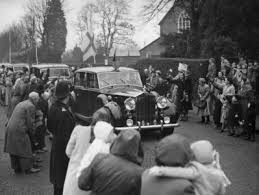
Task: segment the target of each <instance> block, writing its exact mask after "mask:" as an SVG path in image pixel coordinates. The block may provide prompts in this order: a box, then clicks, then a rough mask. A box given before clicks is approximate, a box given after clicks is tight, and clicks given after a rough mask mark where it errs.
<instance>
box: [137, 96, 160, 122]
mask: <svg viewBox="0 0 259 195" xmlns="http://www.w3.org/2000/svg"><path fill="white" fill-rule="evenodd" d="M155 104H156V100H155V97H154V96H153V95H151V94H147V93H146V94H142V95H141V96H139V97H137V102H136V119H137V121H145V122H150V123H151V122H153V120H154V118H155Z"/></svg>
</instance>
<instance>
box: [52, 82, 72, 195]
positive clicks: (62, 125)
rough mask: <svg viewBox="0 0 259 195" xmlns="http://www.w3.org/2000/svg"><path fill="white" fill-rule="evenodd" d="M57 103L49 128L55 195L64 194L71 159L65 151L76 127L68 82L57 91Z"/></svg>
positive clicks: (62, 83)
mask: <svg viewBox="0 0 259 195" xmlns="http://www.w3.org/2000/svg"><path fill="white" fill-rule="evenodd" d="M55 97H56V101H55V102H54V104H53V105H52V106H51V107H50V110H49V113H48V120H47V127H48V130H49V131H50V132H51V133H52V134H53V140H52V148H51V154H50V182H51V183H52V184H53V185H54V195H59V194H62V193H63V185H64V181H65V176H66V172H67V167H68V162H69V159H68V157H67V156H66V153H65V150H66V146H67V143H68V141H69V138H70V135H71V133H72V131H73V129H74V127H75V119H74V116H73V114H72V113H71V112H70V110H69V105H68V104H69V98H70V90H69V86H68V84H67V83H66V82H64V81H61V82H59V83H58V84H57V86H56V90H55Z"/></svg>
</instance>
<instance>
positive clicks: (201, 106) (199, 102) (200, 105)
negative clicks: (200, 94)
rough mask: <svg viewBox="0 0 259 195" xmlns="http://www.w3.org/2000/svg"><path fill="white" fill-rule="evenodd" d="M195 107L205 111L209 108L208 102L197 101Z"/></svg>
mask: <svg viewBox="0 0 259 195" xmlns="http://www.w3.org/2000/svg"><path fill="white" fill-rule="evenodd" d="M195 106H196V107H198V108H199V109H201V110H204V109H205V108H206V107H207V102H206V101H205V100H197V101H196V103H195Z"/></svg>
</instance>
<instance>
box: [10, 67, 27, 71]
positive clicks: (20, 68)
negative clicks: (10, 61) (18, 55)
mask: <svg viewBox="0 0 259 195" xmlns="http://www.w3.org/2000/svg"><path fill="white" fill-rule="evenodd" d="M24 67H25V66H14V67H13V70H14V72H18V71H21V70H23V68H24Z"/></svg>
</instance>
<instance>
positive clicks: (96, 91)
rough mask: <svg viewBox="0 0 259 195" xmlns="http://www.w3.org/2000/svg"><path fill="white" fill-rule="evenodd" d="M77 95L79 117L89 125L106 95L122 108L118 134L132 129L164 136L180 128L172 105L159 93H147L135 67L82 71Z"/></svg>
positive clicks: (76, 78) (76, 79) (77, 75)
mask: <svg viewBox="0 0 259 195" xmlns="http://www.w3.org/2000/svg"><path fill="white" fill-rule="evenodd" d="M74 92H75V97H76V100H75V107H74V112H75V115H76V117H77V118H78V119H80V120H84V121H87V122H89V123H90V122H91V117H92V114H93V113H94V112H95V111H96V110H97V109H99V108H100V107H102V106H104V105H102V104H100V102H101V101H98V99H99V98H101V97H104V96H105V97H107V99H108V100H109V101H114V102H116V103H117V104H118V105H119V106H120V110H121V116H122V117H121V120H120V123H118V124H117V125H116V127H115V129H116V130H118V131H121V130H125V129H128V128H133V129H138V130H146V129H149V130H150V129H157V130H158V129H159V130H160V131H161V133H165V132H167V133H169V132H173V130H174V127H176V126H178V124H177V123H176V122H177V120H175V119H173V118H174V116H172V114H170V111H169V112H168V110H170V108H169V107H170V106H169V104H170V102H169V101H168V100H167V99H166V98H165V97H163V96H158V95H157V94H156V93H150V92H146V91H144V88H143V85H142V82H141V79H140V75H139V72H138V71H137V70H135V69H132V68H126V67H120V68H119V69H118V70H115V69H114V68H113V67H111V66H104V67H90V68H82V69H79V70H77V71H76V72H75V75H74ZM168 113H169V114H168ZM172 120H175V121H172Z"/></svg>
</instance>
